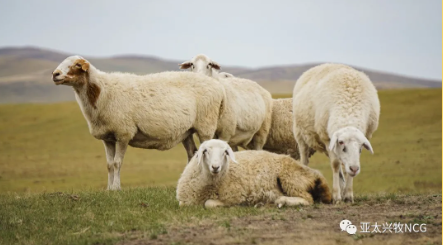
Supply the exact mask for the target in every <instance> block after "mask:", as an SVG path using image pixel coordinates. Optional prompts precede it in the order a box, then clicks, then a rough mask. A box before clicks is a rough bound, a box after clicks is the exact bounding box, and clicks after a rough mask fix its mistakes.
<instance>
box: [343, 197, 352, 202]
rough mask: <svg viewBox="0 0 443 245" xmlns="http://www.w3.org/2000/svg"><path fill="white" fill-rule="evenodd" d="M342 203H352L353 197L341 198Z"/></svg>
mask: <svg viewBox="0 0 443 245" xmlns="http://www.w3.org/2000/svg"><path fill="white" fill-rule="evenodd" d="M343 201H344V202H350V203H354V197H353V196H345V197H344V198H343Z"/></svg>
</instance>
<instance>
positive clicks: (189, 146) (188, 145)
mask: <svg viewBox="0 0 443 245" xmlns="http://www.w3.org/2000/svg"><path fill="white" fill-rule="evenodd" d="M182 144H183V146H184V147H185V149H186V154H187V155H188V162H189V161H191V158H192V157H193V156H194V154H195V152H196V151H197V146H196V145H195V142H194V136H193V134H190V135H189V136H188V137H186V139H185V140H183V142H182Z"/></svg>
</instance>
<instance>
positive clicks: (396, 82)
mask: <svg viewBox="0 0 443 245" xmlns="http://www.w3.org/2000/svg"><path fill="white" fill-rule="evenodd" d="M69 55H70V54H68V53H62V52H58V51H52V50H46V49H40V48H35V47H20V48H17V47H10V48H1V49H0V103H30V102H39V103H46V102H58V101H71V100H73V99H74V95H73V92H72V89H71V88H68V87H64V86H54V84H53V83H52V81H51V72H52V71H53V70H54V68H55V67H57V65H58V64H59V63H60V62H61V61H62V60H63V59H65V58H66V57H67V56H69ZM85 58H87V59H88V60H89V61H91V63H93V64H94V65H95V66H96V67H97V68H99V69H101V70H103V71H122V72H133V73H137V74H146V73H155V72H161V71H168V70H178V64H179V63H181V61H173V60H164V59H161V58H157V57H151V56H139V55H122V56H113V57H106V58H97V57H87V56H85ZM315 65H318V64H303V65H288V66H274V67H264V68H258V69H250V68H244V67H229V66H228V67H224V66H223V70H224V71H226V72H230V73H232V74H234V75H236V76H238V77H243V78H248V79H252V80H254V81H257V82H258V83H259V84H261V85H262V86H263V87H265V88H266V89H268V90H269V91H270V92H271V93H281V94H283V93H291V92H292V88H293V87H294V84H295V81H296V80H297V79H298V77H299V76H300V75H301V74H302V73H303V72H304V71H306V70H307V69H309V68H311V67H313V66H315ZM357 69H358V70H361V71H363V72H365V73H366V74H367V75H368V76H369V77H370V78H371V80H372V81H373V82H374V84H375V85H376V86H377V88H379V89H387V88H430V87H441V86H442V84H441V81H433V80H426V79H419V78H410V77H405V76H400V75H394V74H389V73H385V72H378V71H371V70H367V69H364V68H358V67H357Z"/></svg>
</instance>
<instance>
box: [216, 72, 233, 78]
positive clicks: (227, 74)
mask: <svg viewBox="0 0 443 245" xmlns="http://www.w3.org/2000/svg"><path fill="white" fill-rule="evenodd" d="M230 77H234V75H232V74H231V73H227V72H219V73H218V78H230Z"/></svg>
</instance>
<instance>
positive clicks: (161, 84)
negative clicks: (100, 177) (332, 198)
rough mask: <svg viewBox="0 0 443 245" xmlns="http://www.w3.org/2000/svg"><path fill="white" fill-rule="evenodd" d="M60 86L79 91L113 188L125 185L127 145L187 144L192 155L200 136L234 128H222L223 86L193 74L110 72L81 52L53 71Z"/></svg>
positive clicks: (164, 147) (167, 146) (223, 133)
mask: <svg viewBox="0 0 443 245" xmlns="http://www.w3.org/2000/svg"><path fill="white" fill-rule="evenodd" d="M52 79H53V81H54V83H55V84H56V85H67V86H71V87H72V88H73V89H74V92H75V97H76V100H77V102H78V104H79V106H80V109H81V111H82V112H83V115H84V117H85V119H86V122H87V123H88V127H89V131H90V133H91V134H92V136H94V137H95V138H97V139H99V140H102V141H103V143H104V146H105V151H106V159H107V164H108V189H110V190H117V189H120V168H121V166H122V163H123V157H124V155H125V152H126V148H127V146H128V145H130V146H133V147H138V148H145V149H157V150H168V149H171V148H172V147H174V146H175V145H177V144H179V143H181V142H183V144H184V146H185V148H186V150H187V153H188V158H189V159H190V158H191V157H192V156H193V155H194V152H195V151H196V150H197V149H196V147H195V145H194V142H193V140H192V134H193V133H194V132H195V133H197V135H198V137H199V138H200V140H201V141H202V142H203V141H205V140H209V139H212V138H213V137H214V135H215V134H217V135H218V137H220V138H221V139H225V140H229V139H230V137H231V135H232V134H233V132H234V130H235V128H232V129H231V130H232V131H231V132H230V131H228V130H226V128H218V127H217V125H219V124H220V120H221V119H220V113H222V111H223V108H225V107H226V105H225V104H226V97H225V92H224V88H223V86H222V85H221V84H220V83H219V82H218V81H217V80H214V79H212V78H210V77H207V76H204V75H201V74H196V73H192V72H163V73H157V74H151V75H145V76H138V75H134V74H128V73H105V72H102V71H100V70H98V69H97V68H95V67H94V66H93V65H92V64H90V63H89V62H88V61H87V60H85V59H84V58H82V57H80V56H71V57H68V58H66V59H65V60H64V61H63V62H62V63H61V64H60V65H59V66H58V67H57V68H56V69H55V70H54V72H53V76H52Z"/></svg>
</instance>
